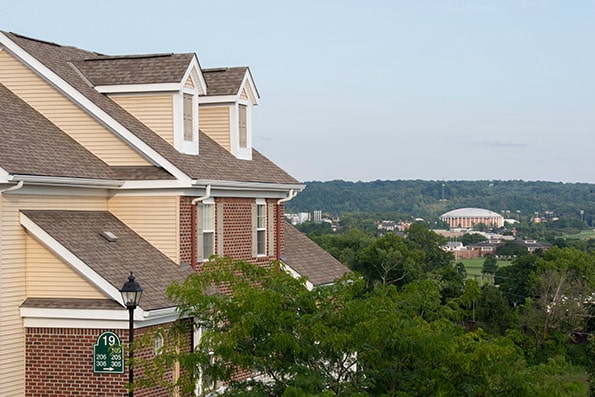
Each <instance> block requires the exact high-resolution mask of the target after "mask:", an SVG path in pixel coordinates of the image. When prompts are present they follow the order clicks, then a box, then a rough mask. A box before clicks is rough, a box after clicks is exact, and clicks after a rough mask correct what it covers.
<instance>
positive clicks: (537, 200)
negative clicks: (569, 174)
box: [286, 180, 595, 225]
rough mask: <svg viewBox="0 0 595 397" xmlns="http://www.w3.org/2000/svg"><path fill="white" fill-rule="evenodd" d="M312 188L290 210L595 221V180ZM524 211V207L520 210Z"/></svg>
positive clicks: (404, 182) (395, 183) (314, 185)
mask: <svg viewBox="0 0 595 397" xmlns="http://www.w3.org/2000/svg"><path fill="white" fill-rule="evenodd" d="M305 184H306V185H307V188H306V189H305V190H304V191H303V192H301V193H300V194H298V195H297V197H296V198H295V199H293V200H291V201H290V202H288V203H287V205H286V211H287V212H303V211H313V210H322V211H323V212H328V213H330V214H333V215H340V214H342V213H355V212H376V213H389V212H393V213H399V214H404V215H408V216H411V217H421V218H425V219H435V218H437V217H438V216H439V215H440V214H442V213H444V212H446V211H450V210H452V209H456V208H463V207H478V208H485V209H489V210H492V211H495V212H498V213H501V214H502V211H510V212H509V213H508V214H506V213H505V214H503V215H504V216H505V217H511V218H514V217H517V216H518V214H519V213H520V214H521V215H522V216H523V217H527V216H530V215H533V214H534V213H535V212H538V213H539V214H540V215H541V216H543V214H544V213H545V211H552V212H553V213H554V216H564V217H580V211H581V210H582V211H584V220H585V221H586V222H588V224H589V225H592V224H593V217H594V216H595V184H588V183H556V182H525V181H516V180H514V181H424V180H396V181H381V180H377V181H373V182H347V181H342V180H335V181H329V182H317V181H312V182H305ZM517 211H520V212H517Z"/></svg>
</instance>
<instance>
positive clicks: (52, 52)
mask: <svg viewBox="0 0 595 397" xmlns="http://www.w3.org/2000/svg"><path fill="white" fill-rule="evenodd" d="M4 34H5V35H6V36H7V37H8V38H10V39H11V40H13V41H14V42H15V43H16V44H17V45H19V46H20V47H21V48H22V49H23V50H25V51H26V52H28V53H29V54H30V55H32V56H33V57H34V58H36V59H37V60H38V61H39V62H41V63H42V64H43V65H45V66H46V67H47V68H49V69H50V70H51V71H53V72H54V73H56V74H57V75H58V76H59V77H60V78H61V79H63V80H64V81H66V82H67V83H68V84H70V85H71V86H72V87H74V88H75V89H76V90H78V91H79V92H80V93H81V94H82V95H83V96H85V97H86V98H87V99H89V100H90V101H91V102H93V103H94V104H95V105H97V106H98V107H99V108H101V109H102V110H103V111H105V112H106V113H108V114H109V115H110V116H111V117H113V118H114V119H115V120H116V121H117V122H119V123H120V124H121V125H122V126H124V127H125V128H126V129H127V130H129V131H130V132H131V133H133V134H134V135H136V136H137V137H138V138H139V139H141V140H142V141H143V142H145V143H146V144H147V145H149V146H150V147H151V148H153V149H154V150H155V151H156V152H158V153H159V154H160V155H162V156H163V157H165V158H166V159H167V160H168V161H170V162H171V163H172V164H174V165H175V166H176V167H178V168H179V169H180V170H182V171H183V172H184V173H185V174H186V175H188V176H189V177H191V178H193V179H198V180H200V179H204V180H223V181H238V182H254V183H275V184H297V183H299V182H298V181H297V180H296V179H295V178H293V177H292V176H290V175H289V174H288V173H286V172H285V171H284V170H282V169H281V168H279V167H278V166H277V165H275V164H274V163H273V162H271V161H270V160H269V159H267V158H266V157H265V156H263V155H262V154H260V153H259V152H258V151H256V150H253V157H252V160H240V159H237V158H236V157H235V156H233V155H232V154H231V153H229V152H228V151H227V150H225V149H224V148H223V147H221V146H220V145H218V144H217V143H216V142H215V141H213V140H212V139H210V138H208V137H207V136H206V135H205V134H204V133H202V132H201V133H200V139H199V150H200V154H199V155H198V156H194V155H187V154H182V153H180V152H178V151H177V150H176V149H175V148H174V147H173V146H171V145H170V144H169V143H167V142H166V141H165V140H164V139H163V138H161V137H160V136H159V135H157V134H156V133H155V132H154V131H152V130H151V129H150V128H148V127H147V126H146V125H144V124H143V123H142V122H140V121H139V120H138V119H136V118H135V117H134V116H132V115H131V114H130V113H128V112H127V111H126V110H124V109H123V108H122V107H121V106H119V105H118V104H117V103H115V102H114V101H112V100H111V99H110V98H109V97H108V96H106V95H104V94H101V93H99V92H97V91H96V90H95V89H94V88H93V87H90V86H89V84H88V82H87V79H86V78H83V77H82V76H81V72H80V71H79V70H77V69H76V68H75V67H72V66H73V63H74V62H77V61H83V60H85V59H93V58H102V57H104V56H103V55H99V54H97V53H94V52H90V51H85V50H81V49H79V48H76V47H70V46H61V45H57V44H53V43H47V42H44V41H41V40H36V39H31V38H27V37H24V36H21V35H17V34H14V33H6V32H4Z"/></svg>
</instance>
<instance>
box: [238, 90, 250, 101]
mask: <svg viewBox="0 0 595 397" xmlns="http://www.w3.org/2000/svg"><path fill="white" fill-rule="evenodd" d="M240 98H242V99H249V98H248V92H246V89H245V88H244V89H243V90H242V94H241V95H240Z"/></svg>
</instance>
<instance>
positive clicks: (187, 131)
mask: <svg viewBox="0 0 595 397" xmlns="http://www.w3.org/2000/svg"><path fill="white" fill-rule="evenodd" d="M192 97H193V96H192V94H184V109H183V114H184V140H185V141H192V140H193V136H194V134H193V125H194V118H193V114H194V110H193V109H192V103H193V98H192Z"/></svg>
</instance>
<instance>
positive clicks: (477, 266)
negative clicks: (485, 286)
mask: <svg viewBox="0 0 595 397" xmlns="http://www.w3.org/2000/svg"><path fill="white" fill-rule="evenodd" d="M484 261H485V259H484V258H474V259H459V260H458V262H462V263H463V265H465V270H467V277H469V278H477V277H481V269H482V268H483V262H484ZM511 263H512V262H510V261H501V260H499V261H498V267H504V266H509V265H510V264H511Z"/></svg>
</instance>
